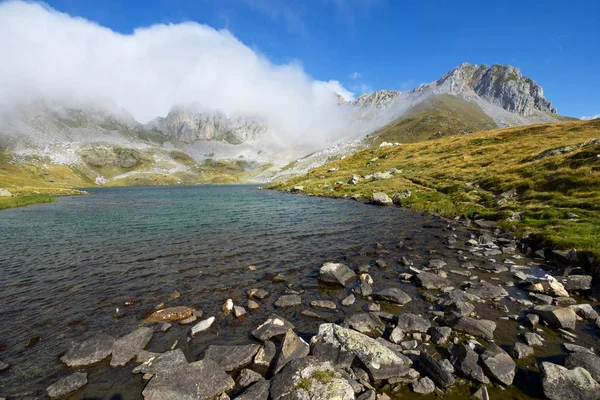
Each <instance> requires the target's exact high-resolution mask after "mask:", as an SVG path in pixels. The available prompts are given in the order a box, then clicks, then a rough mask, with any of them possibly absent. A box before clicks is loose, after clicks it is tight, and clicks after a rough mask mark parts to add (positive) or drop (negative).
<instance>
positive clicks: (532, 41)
mask: <svg viewBox="0 0 600 400" xmlns="http://www.w3.org/2000/svg"><path fill="white" fill-rule="evenodd" d="M47 3H48V4H49V5H50V6H52V7H53V8H55V9H57V10H59V11H62V12H65V13H68V14H71V15H74V16H81V17H84V18H86V19H89V20H92V21H95V22H97V23H98V24H100V25H103V26H106V27H108V28H110V29H112V30H114V31H117V32H121V33H131V32H132V30H133V29H135V28H136V27H140V26H147V25H151V24H155V23H178V22H182V21H190V20H191V21H196V22H199V23H202V24H207V25H210V26H212V27H214V28H217V29H227V30H229V31H230V32H232V33H233V35H235V36H236V37H237V38H238V39H239V40H241V41H242V42H243V43H244V44H246V45H248V46H250V47H251V48H253V49H254V50H255V51H257V52H260V53H262V54H264V55H265V56H266V57H268V58H269V59H270V60H271V61H272V62H273V63H275V64H281V63H287V62H290V61H296V62H299V63H301V64H302V66H303V68H304V70H305V71H306V72H307V73H308V74H309V75H311V76H312V77H314V78H316V79H319V80H331V79H336V80H339V81H340V82H341V83H342V84H343V85H344V86H345V87H346V88H348V89H350V90H352V91H353V92H354V93H356V94H359V93H361V92H362V91H371V90H377V89H400V90H407V89H412V88H414V87H415V86H417V85H418V84H420V83H423V82H430V81H432V80H435V79H437V78H439V77H440V76H441V75H443V74H444V73H445V72H447V71H448V70H449V69H451V68H452V67H454V66H456V65H458V64H460V63H461V62H463V61H467V62H471V63H476V64H481V63H487V64H493V63H500V64H512V65H515V66H517V67H518V68H520V69H521V71H522V72H523V73H524V74H525V75H527V76H529V77H531V78H533V79H534V80H536V81H537V82H538V83H540V84H541V85H542V86H543V88H544V90H545V94H546V96H547V97H548V98H549V99H550V100H552V101H553V103H554V105H555V106H556V107H557V108H558V110H559V112H560V113H561V114H563V115H571V116H576V117H581V116H584V115H586V116H592V115H596V114H600V96H599V95H598V91H599V90H600V51H599V50H600V2H599V1H570V2H567V1H554V0H549V1H548V0H547V1H532V0H521V1H501V2H488V1H470V0H469V1H445V0H423V1H410V2H409V1H399V0H398V1H393V0H387V1H386V0H371V1H369V0H270V1H267V0H146V1H139V0H131V1H121V0H96V1H84V0H48V1H47Z"/></svg>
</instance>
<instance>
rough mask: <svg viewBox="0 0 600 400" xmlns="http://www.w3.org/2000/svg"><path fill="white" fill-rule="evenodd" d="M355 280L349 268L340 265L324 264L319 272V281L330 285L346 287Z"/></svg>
mask: <svg viewBox="0 0 600 400" xmlns="http://www.w3.org/2000/svg"><path fill="white" fill-rule="evenodd" d="M355 279H356V274H355V273H354V271H352V270H351V269H350V268H348V267H347V266H346V265H344V264H340V263H325V264H323V266H322V267H321V269H320V270H319V281H321V282H323V283H326V284H330V285H340V286H344V287H345V286H348V285H349V284H350V283H351V282H352V281H354V280H355Z"/></svg>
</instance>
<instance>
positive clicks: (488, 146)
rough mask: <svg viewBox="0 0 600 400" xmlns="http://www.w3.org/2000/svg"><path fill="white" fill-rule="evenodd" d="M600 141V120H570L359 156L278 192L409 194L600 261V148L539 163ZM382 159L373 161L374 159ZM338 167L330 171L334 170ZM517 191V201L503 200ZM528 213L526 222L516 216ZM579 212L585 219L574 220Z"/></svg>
mask: <svg viewBox="0 0 600 400" xmlns="http://www.w3.org/2000/svg"><path fill="white" fill-rule="evenodd" d="M598 138H600V120H596V121H568V122H559V123H554V124H541V125H532V126H526V127H518V128H506V129H497V130H494V131H488V132H478V133H474V134H471V135H462V136H454V137H445V138H441V139H436V140H429V141H425V142H420V143H412V144H403V145H399V146H393V147H385V148H378V149H372V150H366V151H362V152H359V153H356V154H354V155H352V156H349V157H347V158H345V159H344V160H339V161H335V162H332V163H330V164H327V165H325V166H322V167H319V168H316V169H313V170H311V171H309V173H308V174H306V175H304V176H299V177H294V178H291V179H289V180H286V181H283V182H280V183H277V184H274V185H272V186H271V188H274V189H289V188H291V187H292V186H296V185H299V186H303V187H304V191H305V192H307V193H313V194H319V195H325V196H333V197H341V196H352V195H357V194H358V195H360V196H361V197H362V198H363V199H370V198H371V196H372V193H373V192H379V191H383V192H386V193H387V194H388V195H389V196H390V197H391V196H392V195H393V194H394V193H396V192H399V191H400V190H403V189H409V190H411V192H412V193H413V195H412V196H411V197H409V198H408V199H406V200H403V201H402V205H403V206H406V207H409V208H411V209H413V210H416V211H428V212H431V213H436V214H439V215H444V216H448V217H460V216H463V217H474V216H476V215H479V216H482V217H485V218H487V219H492V220H497V221H498V222H499V223H500V225H501V226H502V227H503V228H505V229H510V230H513V231H515V232H517V233H520V232H523V231H529V232H531V233H532V234H533V236H534V237H537V238H538V239H539V240H543V241H546V242H547V243H548V244H550V245H552V246H554V247H556V248H560V249H569V248H576V249H577V250H579V251H580V252H587V253H591V254H592V255H594V256H595V257H596V259H598V258H600V157H598V155H599V154H600V144H595V145H587V146H584V147H581V148H578V149H576V150H574V151H571V152H568V153H566V154H560V155H552V156H547V157H545V158H541V159H537V160H536V158H537V156H539V155H541V154H544V152H547V151H548V150H552V149H556V148H562V147H565V146H576V145H578V144H582V143H588V142H591V141H593V140H595V139H598ZM375 157H377V158H378V159H377V160H376V161H374V162H370V160H371V159H373V158H375ZM332 167H335V168H338V170H337V171H335V172H332V173H329V172H327V171H328V170H329V169H330V168H332ZM391 168H397V169H400V170H402V173H401V174H397V175H393V177H392V178H391V179H387V180H381V181H368V180H365V179H361V181H360V182H359V183H358V184H357V185H349V184H344V185H335V182H338V181H341V182H347V181H348V180H349V178H350V176H351V175H352V174H357V175H361V176H364V175H367V174H373V173H374V172H382V171H389V170H390V169H391ZM510 189H516V196H515V198H514V199H512V200H510V201H500V200H501V197H500V196H499V195H500V194H502V193H503V192H506V191H508V190H510ZM516 212H522V213H523V214H522V219H521V220H520V221H519V220H516V221H514V220H513V219H512V218H511V216H512V215H513V214H514V213H516ZM570 214H576V215H577V216H578V218H576V219H573V218H570V217H569V215H570Z"/></svg>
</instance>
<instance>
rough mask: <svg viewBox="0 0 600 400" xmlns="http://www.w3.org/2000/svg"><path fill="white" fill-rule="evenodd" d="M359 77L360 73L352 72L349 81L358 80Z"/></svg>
mask: <svg viewBox="0 0 600 400" xmlns="http://www.w3.org/2000/svg"><path fill="white" fill-rule="evenodd" d="M360 76H361V75H360V72H353V73H351V74H350V78H351V79H358V78H360Z"/></svg>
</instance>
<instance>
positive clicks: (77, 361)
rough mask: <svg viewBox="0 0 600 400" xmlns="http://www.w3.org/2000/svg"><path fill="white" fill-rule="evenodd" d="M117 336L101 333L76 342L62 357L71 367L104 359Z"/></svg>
mask: <svg viewBox="0 0 600 400" xmlns="http://www.w3.org/2000/svg"><path fill="white" fill-rule="evenodd" d="M114 343H115V338H114V337H112V336H108V335H99V336H96V337H93V338H91V339H87V340H85V341H83V342H80V343H75V344H73V345H72V346H71V348H69V350H68V351H67V353H66V354H65V355H64V356H62V357H61V358H60V360H61V361H62V362H64V363H65V364H67V365H68V366H69V367H81V366H85V365H90V364H94V363H97V362H100V361H102V360H104V359H105V358H106V357H108V356H109V355H110V353H111V351H112V347H113V345H114Z"/></svg>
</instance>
